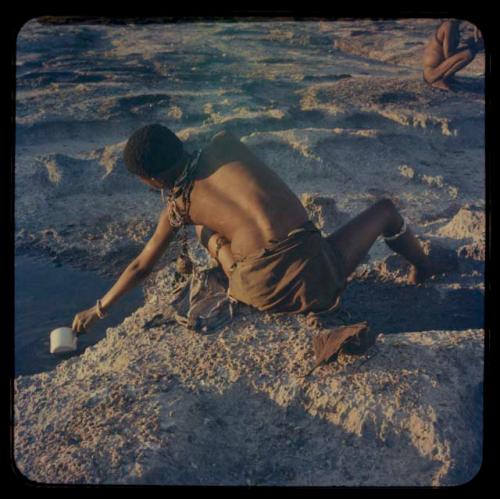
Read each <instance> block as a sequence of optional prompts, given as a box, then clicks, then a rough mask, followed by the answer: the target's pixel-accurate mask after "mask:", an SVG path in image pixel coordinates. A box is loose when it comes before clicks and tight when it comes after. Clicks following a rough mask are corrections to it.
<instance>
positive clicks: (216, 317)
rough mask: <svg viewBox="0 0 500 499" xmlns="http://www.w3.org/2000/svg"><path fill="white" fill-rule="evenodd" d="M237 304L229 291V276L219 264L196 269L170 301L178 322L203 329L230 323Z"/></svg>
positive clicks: (205, 331) (171, 312)
mask: <svg viewBox="0 0 500 499" xmlns="http://www.w3.org/2000/svg"><path fill="white" fill-rule="evenodd" d="M235 305H236V303H235V301H234V300H231V299H230V298H229V296H228V294H227V277H226V276H225V274H224V272H223V271H222V270H221V269H220V268H219V267H215V268H211V269H204V270H195V271H193V273H192V274H191V275H190V277H189V279H188V280H187V281H186V282H185V283H183V284H182V285H180V286H179V287H178V288H177V290H176V291H175V292H174V298H173V299H172V300H171V302H170V303H169V304H168V306H169V309H170V315H171V316H172V317H173V319H174V320H175V321H176V322H177V323H179V324H180V325H181V326H184V327H187V328H189V329H193V330H196V331H199V332H203V333H207V332H211V331H212V330H215V329H217V328H219V327H222V326H223V325H225V324H226V323H228V322H229V321H230V320H231V319H232V318H233V317H234V314H235Z"/></svg>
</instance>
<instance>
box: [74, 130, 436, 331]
mask: <svg viewBox="0 0 500 499" xmlns="http://www.w3.org/2000/svg"><path fill="white" fill-rule="evenodd" d="M184 159H185V158H181V160H180V161H179V163H178V165H176V166H175V167H174V168H173V171H171V173H170V175H165V176H163V177H156V178H144V177H142V178H140V180H141V181H142V182H144V183H146V184H147V185H149V186H151V187H153V188H156V189H161V188H166V189H168V188H170V187H171V186H172V182H173V180H172V179H175V178H176V176H177V175H178V173H179V172H180V171H181V170H182V166H183V164H184V162H183V161H184ZM177 202H178V203H180V201H179V199H178V200H177ZM190 202H191V204H190V210H189V222H190V224H192V225H194V226H195V230H196V233H197V235H198V237H199V239H200V241H201V242H202V243H203V244H204V246H205V247H206V248H207V249H208V251H209V252H210V254H211V255H212V257H214V258H216V259H217V261H218V263H219V264H220V266H221V267H222V269H223V270H224V272H225V273H226V275H227V276H228V277H229V276H230V273H231V265H232V264H233V263H234V262H235V261H236V260H237V259H239V258H242V257H244V256H246V255H248V254H250V253H253V252H255V251H257V250H259V249H261V248H262V247H265V246H266V245H268V243H269V241H270V240H280V239H283V238H285V237H287V235H288V233H289V232H290V231H291V230H292V229H295V228H297V227H298V226H300V225H302V224H303V223H304V222H306V221H307V220H308V215H307V212H306V210H305V208H304V207H303V205H302V203H301V202H300V200H299V199H298V198H297V196H296V195H295V193H294V192H293V191H292V190H291V189H290V188H289V187H288V186H287V185H286V184H285V183H284V182H283V180H281V179H280V178H279V176H278V175H277V174H276V173H275V172H274V171H273V170H271V169H270V168H269V167H268V166H266V165H265V164H264V163H263V162H262V161H261V160H260V159H259V158H257V157H256V156H255V155H254V154H253V153H252V151H250V149H248V148H247V147H246V146H245V145H244V144H243V143H242V142H240V141H239V140H238V139H237V138H236V137H235V136H233V135H232V134H230V133H227V132H221V133H219V134H217V135H216V136H215V137H214V138H213V139H212V141H211V142H210V144H209V145H208V146H207V147H206V148H205V149H204V150H203V153H202V155H201V157H200V163H199V168H198V171H197V176H196V180H195V182H194V186H193V190H192V192H191V197H190ZM179 208H181V209H182V208H184V207H183V206H182V205H180V204H179ZM402 223H403V219H402V217H401V215H400V214H399V213H398V211H397V209H396V208H395V206H394V204H393V203H392V202H391V201H390V200H388V199H385V200H381V201H379V202H377V203H375V204H374V205H373V206H372V207H370V208H368V209H367V210H365V211H364V212H362V213H361V214H360V215H358V216H357V217H355V218H353V219H352V220H351V221H349V222H348V223H347V224H345V225H344V226H343V227H341V228H340V229H339V230H338V231H337V232H335V233H334V234H332V235H330V236H329V237H328V238H327V240H328V241H329V242H330V243H331V244H332V245H334V246H335V248H336V250H337V251H338V253H339V254H340V256H341V259H342V261H343V266H344V268H343V271H344V273H345V274H346V275H349V274H351V273H352V272H353V271H354V270H355V268H356V267H357V266H358V265H359V263H360V262H361V261H362V260H363V258H364V257H365V255H366V254H367V252H368V251H369V249H370V248H371V246H372V245H373V243H374V242H375V241H376V239H377V238H378V237H379V236H380V235H393V234H395V233H397V232H398V231H399V230H400V228H401V226H402ZM175 232H176V229H175V228H173V227H172V226H171V224H170V221H169V217H168V214H167V209H166V208H165V209H164V210H163V212H162V213H161V215H160V219H159V221H158V225H157V227H156V230H155V232H154V234H153V236H152V237H151V239H150V240H149V241H148V243H147V244H146V245H145V247H144V249H143V250H142V252H141V253H140V254H139V255H138V256H137V257H136V258H135V259H134V260H133V261H132V262H131V263H130V264H129V265H128V266H127V268H126V269H125V270H124V272H123V273H122V275H121V276H120V277H119V279H118V280H117V282H116V283H115V284H114V286H113V287H112V288H111V289H110V290H109V291H108V292H107V293H106V294H105V295H104V297H103V298H102V299H101V303H102V310H103V311H104V312H105V311H106V310H107V309H109V308H110V307H111V306H112V305H113V303H115V302H116V301H117V300H118V299H119V298H120V297H121V296H122V295H124V294H125V293H126V292H128V291H129V290H130V289H132V288H134V287H135V286H136V285H138V284H139V283H140V282H142V280H143V279H144V278H145V277H146V276H147V275H148V274H149V273H150V272H151V271H152V270H153V268H154V266H155V264H156V262H157V261H158V260H159V259H160V257H161V255H162V254H163V253H164V251H165V250H166V249H167V247H168V245H169V243H170V241H171V240H172V239H173V237H174V235H175ZM221 237H223V238H224V239H225V240H227V241H228V243H229V244H225V245H223V246H221V247H220V250H219V252H218V254H216V246H217V240H218V239H219V238H221ZM388 244H390V247H391V248H392V249H393V250H394V251H397V252H398V253H400V254H401V255H403V256H404V257H406V258H407V259H408V260H409V261H410V263H412V264H413V271H412V274H411V276H410V283H413V284H416V283H419V282H422V281H423V280H424V279H426V278H427V277H428V276H430V275H432V274H433V273H435V270H436V269H434V267H433V266H432V264H431V262H430V261H429V258H428V257H427V256H426V254H425V253H424V252H423V250H422V248H421V246H420V244H419V242H418V240H417V239H416V238H415V237H414V236H413V234H412V232H411V230H409V229H408V231H407V232H406V234H404V235H403V236H402V237H400V238H399V239H397V240H396V241H393V242H391V243H388ZM97 317H98V315H97V309H96V307H95V306H94V307H92V308H90V309H88V310H84V311H82V312H79V313H78V314H76V316H75V318H74V320H73V325H72V327H73V329H74V330H75V331H76V332H77V333H80V332H83V331H84V330H85V329H86V328H88V327H89V326H90V325H91V324H92V323H93V322H94V321H95V320H96V319H97Z"/></svg>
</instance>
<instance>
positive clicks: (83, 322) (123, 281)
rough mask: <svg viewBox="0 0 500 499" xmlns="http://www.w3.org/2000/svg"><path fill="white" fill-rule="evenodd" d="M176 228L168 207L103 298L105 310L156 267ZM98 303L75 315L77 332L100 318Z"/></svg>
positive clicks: (102, 307)
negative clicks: (149, 237) (149, 236)
mask: <svg viewBox="0 0 500 499" xmlns="http://www.w3.org/2000/svg"><path fill="white" fill-rule="evenodd" d="M174 232H175V229H174V228H173V227H172V226H171V225H170V220H169V217H168V212H167V208H165V209H164V210H163V212H162V214H161V215H160V219H159V221H158V225H157V227H156V230H155V232H154V234H153V236H152V237H151V239H150V240H149V241H148V243H147V244H146V246H144V249H143V250H142V251H141V253H140V254H139V255H138V256H137V257H136V258H134V260H133V261H132V262H131V263H130V264H129V265H128V266H127V268H126V269H125V270H124V271H123V273H122V275H121V276H120V277H119V279H118V280H117V281H116V283H115V284H114V285H113V287H112V288H111V289H110V290H109V291H108V292H107V293H106V294H105V295H104V296H103V298H102V299H101V310H102V312H105V311H106V310H107V309H109V307H110V306H111V305H112V304H113V303H115V302H116V301H117V300H118V299H119V298H120V297H121V296H123V295H124V294H125V293H127V292H128V291H130V290H131V289H133V288H134V287H135V286H137V284H139V283H140V282H141V281H142V280H143V279H144V278H145V277H146V276H147V275H148V274H149V273H150V272H151V271H152V270H153V268H154V266H155V264H156V262H157V261H158V260H159V259H160V257H161V255H162V254H163V252H164V251H165V249H166V248H167V246H168V244H169V242H170V240H171V239H172V236H173V235H174ZM98 316H99V314H98V310H97V305H95V306H94V307H92V308H89V309H87V310H84V311H82V312H79V313H78V314H76V315H75V318H74V320H73V325H72V328H73V330H74V331H76V332H77V333H79V332H82V331H83V330H84V329H85V328H87V327H89V326H90V325H91V324H92V323H93V322H94V321H95V320H96V319H97V318H98Z"/></svg>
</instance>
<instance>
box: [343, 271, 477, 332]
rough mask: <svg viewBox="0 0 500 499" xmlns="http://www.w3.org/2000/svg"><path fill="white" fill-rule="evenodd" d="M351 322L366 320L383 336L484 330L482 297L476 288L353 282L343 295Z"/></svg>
mask: <svg viewBox="0 0 500 499" xmlns="http://www.w3.org/2000/svg"><path fill="white" fill-rule="evenodd" d="M343 303H344V305H345V306H346V307H347V308H348V309H349V311H350V312H351V314H352V322H357V321H362V320H366V321H368V323H369V324H370V327H372V328H374V329H377V330H380V331H381V332H384V333H405V332H416V331H432V330H443V331H446V330H449V331H455V330H459V331H460V330H464V329H476V328H478V329H480V328H483V327H484V295H483V293H482V292H481V291H480V290H476V289H452V290H446V292H442V293H440V292H439V291H437V290H436V289H433V288H426V287H418V286H408V285H396V284H394V283H383V282H376V281H364V282H360V281H353V282H351V283H350V285H349V286H348V287H347V289H346V291H345V293H344V302H343Z"/></svg>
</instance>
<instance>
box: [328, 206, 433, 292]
mask: <svg viewBox="0 0 500 499" xmlns="http://www.w3.org/2000/svg"><path fill="white" fill-rule="evenodd" d="M402 225H403V217H402V216H401V215H400V214H399V212H398V210H397V209H396V207H395V206H394V204H393V202H392V201H391V200H390V199H383V200H381V201H378V202H377V203H375V204H374V205H373V206H371V207H370V208H368V209H367V210H365V211H363V212H362V213H361V214H359V215H358V216H356V217H355V218H353V219H352V220H350V221H349V222H348V223H346V224H345V225H344V226H342V227H341V228H340V229H339V230H338V231H336V232H335V233H333V234H331V235H330V236H328V237H327V238H326V239H327V241H328V242H329V243H330V244H332V246H333V247H334V248H335V250H336V251H337V252H338V253H339V254H340V257H341V259H342V261H343V265H344V268H343V271H344V275H345V276H346V277H348V276H349V275H350V274H351V273H352V272H354V270H355V269H356V267H357V266H358V265H359V263H360V262H361V261H362V260H363V258H364V257H365V255H366V254H367V253H368V251H369V250H370V248H371V247H372V246H373V243H374V242H375V241H376V240H377V238H378V237H379V236H380V235H384V236H391V235H393V234H397V233H398V232H399V231H400V230H401V227H402ZM387 245H388V246H389V247H390V248H391V249H392V250H393V251H396V252H397V253H399V254H400V255H402V256H403V257H405V258H406V259H407V260H408V261H409V262H410V263H411V264H413V265H414V271H413V272H412V276H411V277H410V282H412V283H415V282H420V281H421V280H423V279H425V277H427V276H428V275H429V271H428V269H429V268H430V264H429V260H428V257H427V255H426V254H425V253H424V252H423V250H422V247H421V246H420V243H419V242H418V240H417V239H416V238H415V236H414V235H413V233H412V232H411V230H410V229H409V228H407V230H406V232H405V233H404V234H403V235H401V236H400V237H398V238H397V239H395V240H394V241H390V242H387Z"/></svg>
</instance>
